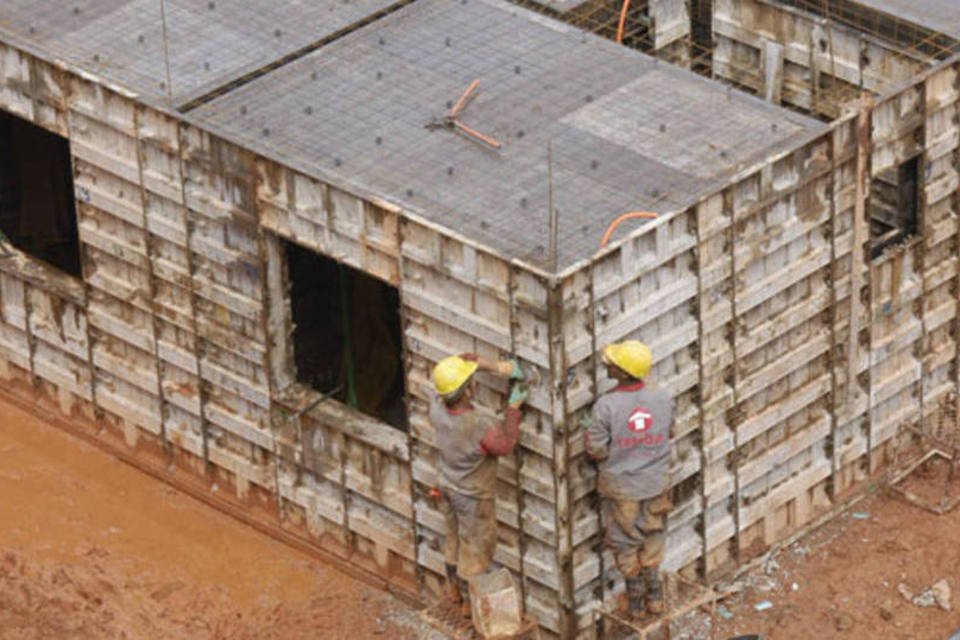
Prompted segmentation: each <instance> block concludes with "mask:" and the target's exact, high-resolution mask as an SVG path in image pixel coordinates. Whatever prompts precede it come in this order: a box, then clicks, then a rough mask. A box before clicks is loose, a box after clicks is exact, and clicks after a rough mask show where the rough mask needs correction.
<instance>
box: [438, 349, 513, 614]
mask: <svg viewBox="0 0 960 640" xmlns="http://www.w3.org/2000/svg"><path fill="white" fill-rule="evenodd" d="M477 371H486V372H490V373H493V374H496V375H499V376H501V377H505V378H510V379H513V381H514V382H513V384H512V386H511V389H510V396H509V400H508V407H507V410H506V416H505V417H504V419H503V420H502V421H500V422H498V421H496V420H491V419H490V418H488V417H484V416H482V415H481V414H480V413H478V412H477V411H475V410H474V406H473V402H472V400H473V396H474V390H475V384H476V383H475V381H474V374H475V373H476V372H477ZM433 382H434V387H435V389H436V396H435V397H434V398H433V400H432V402H431V405H430V422H431V424H433V427H434V430H435V431H436V442H437V447H438V448H439V450H440V478H439V496H438V499H439V507H440V511H441V512H442V513H443V515H444V518H445V520H446V525H447V538H446V544H445V547H444V561H445V563H446V573H447V596H448V598H449V600H450V602H451V604H454V605H455V606H457V605H459V606H461V611H462V613H463V615H464V617H468V616H469V615H470V603H469V592H468V591H467V581H468V580H469V579H470V578H471V577H473V576H476V575H480V574H482V573H486V572H487V571H488V570H489V568H490V563H491V562H492V561H493V552H494V550H495V548H496V545H497V519H496V513H495V511H494V493H495V490H496V483H497V457H498V456H505V455H507V454H509V453H510V452H511V451H513V447H514V446H515V445H516V443H517V438H518V437H519V435H520V418H521V413H520V407H521V406H523V403H524V402H525V401H526V399H527V395H528V394H527V390H526V389H525V387H524V386H523V372H522V371H521V369H520V366H519V365H518V364H517V362H516V361H500V362H491V361H488V360H484V359H483V358H479V357H477V356H476V355H473V354H464V355H460V356H450V357H447V358H444V359H443V360H441V361H440V362H439V363H437V366H436V367H434V370H433Z"/></svg>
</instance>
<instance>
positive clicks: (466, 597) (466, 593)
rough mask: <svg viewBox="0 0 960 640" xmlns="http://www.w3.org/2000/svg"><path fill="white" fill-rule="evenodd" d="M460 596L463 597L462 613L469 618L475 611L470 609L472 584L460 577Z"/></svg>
mask: <svg viewBox="0 0 960 640" xmlns="http://www.w3.org/2000/svg"><path fill="white" fill-rule="evenodd" d="M460 597H461V598H462V601H461V602H460V615H461V616H463V617H464V618H467V619H469V618H470V616H471V615H472V613H473V612H472V611H471V610H470V584H469V583H468V582H467V581H466V580H464V579H463V578H460Z"/></svg>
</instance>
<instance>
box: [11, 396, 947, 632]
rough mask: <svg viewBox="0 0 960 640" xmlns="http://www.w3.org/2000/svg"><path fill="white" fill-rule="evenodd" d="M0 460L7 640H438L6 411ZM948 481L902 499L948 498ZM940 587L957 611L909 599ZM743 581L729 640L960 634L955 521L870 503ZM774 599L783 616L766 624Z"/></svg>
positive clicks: (398, 610)
mask: <svg viewBox="0 0 960 640" xmlns="http://www.w3.org/2000/svg"><path fill="white" fill-rule="evenodd" d="M0 455H2V463H0V640H21V639H30V640H33V639H46V638H71V639H74V638H76V639H81V640H85V639H88V638H90V639H93V638H97V639H100V638H165V639H166V638H171V639H175V638H191V639H194V638H196V639H205V638H231V639H232V638H239V639H251V640H253V639H258V640H259V639H267V640H269V639H273V640H294V639H297V638H351V639H352V640H360V639H365V638H390V639H394V638H398V639H404V638H418V637H426V636H427V635H430V632H429V630H426V629H424V628H423V627H422V625H420V624H419V623H418V621H417V618H416V614H415V613H414V612H413V611H412V610H411V609H409V608H408V607H406V606H405V605H403V604H402V603H400V602H399V601H397V600H396V599H394V598H392V597H391V596H389V595H387V594H384V593H382V592H379V591H377V590H376V589H373V588H371V587H367V586H365V585H364V584H363V583H362V582H360V581H358V580H356V579H354V578H351V577H349V576H347V575H345V574H343V573H340V572H339V571H337V570H336V569H333V568H331V567H329V566H325V565H324V564H322V563H319V562H316V561H315V560H314V559H312V558H310V557H308V556H306V555H303V554H301V553H300V552H298V551H296V550H293V549H291V548H289V547H287V546H285V545H283V544H281V543H279V542H277V541H275V540H273V539H272V538H269V537H268V536H265V535H263V534H261V533H259V532H257V531H255V530H253V529H251V528H249V527H247V526H245V525H243V524H241V523H239V522H237V521H235V520H233V519H231V518H229V517H227V516H225V515H223V514H221V513H219V512H217V511H216V510H214V509H212V508H210V507H208V506H207V505H204V504H202V503H200V502H198V501H196V500H194V499H193V498H191V497H189V496H186V495H184V494H182V493H180V492H178V491H177V490H175V489H172V488H170V487H168V486H167V485H164V484H163V483H161V482H159V481H157V480H155V479H153V478H151V477H149V476H147V475H145V474H142V473H140V472H138V471H136V470H135V469H133V468H131V467H129V466H127V465H125V464H123V463H121V462H119V461H117V460H115V459H114V458H112V457H111V456H109V455H107V454H105V453H103V452H101V451H99V450H98V449H95V448H93V447H92V446H90V445H88V444H86V443H84V442H82V441H79V440H77V439H75V438H73V437H71V436H69V435H67V434H65V433H64V432H63V431H61V430H59V429H57V428H56V427H53V426H50V425H48V424H46V423H45V422H43V421H42V420H40V419H38V418H36V417H34V416H32V415H30V414H29V413H25V412H24V411H22V410H20V409H18V408H16V407H14V406H12V405H10V404H7V403H5V402H3V401H2V400H0ZM944 471H945V470H944V466H943V465H942V464H939V463H937V464H932V465H930V468H929V469H920V470H918V472H917V473H916V474H914V475H913V476H911V478H910V479H908V481H907V483H906V486H907V487H908V488H909V489H911V490H912V491H914V492H915V493H918V494H923V495H925V496H936V495H937V494H938V492H939V491H940V490H941V487H943V478H944ZM955 485H956V486H955V487H954V491H955V492H956V493H955V494H954V495H957V493H960V479H958V480H957V481H956V482H955ZM864 514H867V516H866V517H865V519H858V518H857V517H854V516H855V515H856V516H860V517H863V516H864ZM940 579H946V580H947V581H948V583H949V585H950V587H951V588H952V590H953V592H954V598H953V599H954V608H953V610H952V611H949V612H948V611H943V610H940V609H937V608H921V607H918V606H917V605H915V604H913V603H911V602H908V601H906V600H905V599H904V598H903V597H902V596H901V595H900V594H899V593H898V592H897V586H898V585H899V584H900V583H903V584H905V585H907V586H908V587H909V588H910V589H911V590H912V591H913V592H915V593H916V592H919V591H921V590H923V589H924V588H926V587H929V586H930V585H932V584H933V583H934V582H936V581H938V580H940ZM741 584H742V585H743V590H742V591H741V592H740V593H739V594H737V595H735V596H732V597H729V598H727V600H726V601H725V602H724V606H725V607H726V608H727V609H728V610H729V611H730V612H732V613H733V616H734V617H733V618H732V619H731V620H725V621H721V624H720V628H719V629H718V630H717V633H715V635H714V637H715V638H717V639H726V638H730V637H733V636H736V635H738V634H762V636H763V638H765V639H774V640H800V639H803V640H806V639H810V638H840V639H844V638H850V639H857V640H859V639H861V638H863V639H868V638H869V639H873V638H878V639H892V640H901V639H902V640H906V639H915V640H927V639H929V640H945V639H946V638H947V637H948V636H949V635H950V633H951V632H953V631H954V630H956V629H958V628H960V508H957V509H956V510H954V511H953V512H951V513H949V514H947V515H944V516H937V515H934V514H932V513H930V512H927V511H925V510H922V509H920V508H917V507H915V506H912V505H909V504H906V503H905V502H903V501H902V500H900V499H897V498H894V497H885V496H874V497H872V498H868V499H866V500H864V501H862V502H860V503H859V504H857V505H856V506H855V507H853V509H851V511H850V512H848V513H847V514H845V515H843V516H841V517H839V518H838V519H836V520H834V521H833V522H831V523H829V524H828V525H826V526H825V527H823V528H821V529H819V530H818V531H816V532H814V533H813V534H811V535H809V536H807V537H806V538H804V539H802V540H801V541H799V542H798V543H796V544H794V545H792V546H791V547H789V548H787V549H785V550H783V551H782V552H781V553H779V554H778V555H777V556H776V557H775V558H774V561H772V562H768V563H767V564H766V566H765V567H761V568H758V569H757V570H755V571H753V572H752V573H750V574H749V575H748V576H746V577H745V578H744V579H743V580H741ZM794 584H796V588H795V589H794V587H793V585H794ZM762 600H769V601H770V602H771V603H772V605H773V606H772V608H770V609H768V610H767V611H763V612H757V611H755V610H754V608H753V605H755V604H756V603H758V602H760V601H762ZM431 637H435V636H431Z"/></svg>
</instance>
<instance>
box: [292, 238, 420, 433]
mask: <svg viewBox="0 0 960 640" xmlns="http://www.w3.org/2000/svg"><path fill="white" fill-rule="evenodd" d="M284 247H285V250H286V255H287V274H288V277H289V283H290V309H291V313H292V316H293V323H294V331H293V350H294V361H295V363H296V368H297V380H298V381H300V382H301V383H303V384H305V385H307V386H310V387H312V388H313V389H316V390H317V391H320V392H323V393H329V392H331V391H333V390H335V389H337V388H339V389H340V390H339V391H338V392H336V393H334V394H333V397H334V398H336V399H338V400H340V401H341V402H343V403H344V404H348V405H350V406H352V407H354V408H356V409H358V410H360V411H362V412H363V413H365V414H367V415H369V416H372V417H374V418H377V419H379V420H381V421H383V422H386V423H387V424H390V425H392V426H394V427H396V428H398V429H402V430H404V431H405V430H406V429H407V412H406V405H405V403H404V371H403V357H402V356H403V353H402V341H401V329H400V326H401V325H400V295H399V292H398V291H397V290H396V289H395V288H394V287H391V286H390V285H388V284H386V283H384V282H381V281H380V280H377V279H376V278H373V277H372V276H368V275H367V274H365V273H363V272H361V271H358V270H357V269H353V268H351V267H348V266H346V265H343V264H340V263H338V262H336V261H334V260H332V259H330V258H327V257H326V256H323V255H320V254H318V253H314V252H313V251H310V250H309V249H304V248H303V247H300V246H299V245H296V244H293V243H290V242H284Z"/></svg>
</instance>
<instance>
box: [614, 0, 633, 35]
mask: <svg viewBox="0 0 960 640" xmlns="http://www.w3.org/2000/svg"><path fill="white" fill-rule="evenodd" d="M629 12H630V0H623V7H621V8H620V22H619V23H617V44H623V28H624V26H625V25H626V24H627V13H629Z"/></svg>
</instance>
